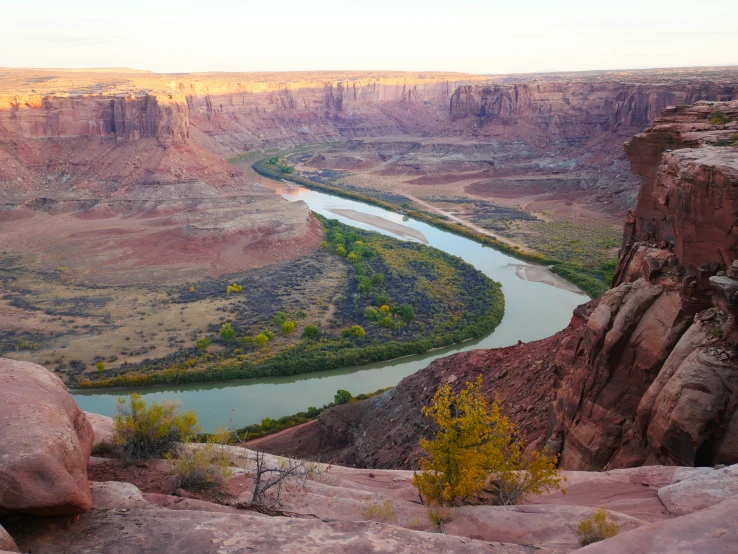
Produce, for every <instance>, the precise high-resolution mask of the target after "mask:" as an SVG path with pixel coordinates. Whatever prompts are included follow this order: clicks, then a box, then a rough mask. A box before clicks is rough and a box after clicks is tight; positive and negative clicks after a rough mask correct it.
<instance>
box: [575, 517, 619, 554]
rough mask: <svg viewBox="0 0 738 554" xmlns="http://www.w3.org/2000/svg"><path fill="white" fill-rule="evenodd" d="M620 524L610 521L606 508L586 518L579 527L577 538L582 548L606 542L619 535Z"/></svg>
mask: <svg viewBox="0 0 738 554" xmlns="http://www.w3.org/2000/svg"><path fill="white" fill-rule="evenodd" d="M619 530H620V529H619V528H618V524H617V523H615V522H614V521H610V520H609V519H608V517H607V511H606V510H605V509H604V508H600V509H598V510H596V511H595V512H594V513H593V514H592V515H591V516H589V517H586V518H584V519H583V520H582V521H580V522H579V525H578V526H577V536H578V537H579V543H580V544H581V545H582V546H587V545H588V544H592V543H594V542H600V541H604V540H605V539H609V538H611V537H614V536H615V535H617V534H618V531H619Z"/></svg>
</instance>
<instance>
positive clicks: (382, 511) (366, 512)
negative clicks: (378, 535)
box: [361, 498, 397, 523]
mask: <svg viewBox="0 0 738 554" xmlns="http://www.w3.org/2000/svg"><path fill="white" fill-rule="evenodd" d="M361 515H362V516H364V518H366V519H371V520H374V521H378V522H380V523H394V521H395V519H396V518H397V514H396V513H395V505H394V504H393V503H392V500H390V499H389V498H387V499H385V500H383V501H382V502H380V501H377V500H374V498H370V499H369V500H367V501H366V506H365V507H364V509H363V510H362V511H361Z"/></svg>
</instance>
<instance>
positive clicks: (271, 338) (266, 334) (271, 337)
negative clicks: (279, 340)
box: [263, 329, 274, 340]
mask: <svg viewBox="0 0 738 554" xmlns="http://www.w3.org/2000/svg"><path fill="white" fill-rule="evenodd" d="M263 334H264V335H265V336H266V338H268V339H269V340H274V333H272V332H271V331H270V330H269V329H266V330H265V331H263Z"/></svg>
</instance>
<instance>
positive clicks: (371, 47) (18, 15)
mask: <svg viewBox="0 0 738 554" xmlns="http://www.w3.org/2000/svg"><path fill="white" fill-rule="evenodd" d="M729 64H735V65H738V0H701V1H700V2H694V0H689V1H686V0H619V1H617V2H614V1H609V0H608V1H600V0H504V1H498V0H486V1H481V0H446V1H443V2H441V1H435V0H426V1H418V0H373V1H364V0H362V1H353V2H352V1H351V0H342V1H339V0H315V1H313V2H298V1H296V0H268V1H264V0H263V1H253V0H240V1H232V0H218V1H213V2H208V1H207V0H197V1H190V0H178V1H174V0H149V1H143V0H122V1H121V0H118V1H115V2H112V1H109V0H66V1H60V0H53V1H52V0H0V67H44V68H51V67H134V68H138V69H148V70H152V71H157V72H195V71H298V70H380V69H383V70H406V71H462V72H468V73H519V72H537V71H574V70H588V69H625V68H646V67H676V66H697V65H729Z"/></svg>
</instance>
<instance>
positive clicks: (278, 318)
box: [272, 312, 290, 327]
mask: <svg viewBox="0 0 738 554" xmlns="http://www.w3.org/2000/svg"><path fill="white" fill-rule="evenodd" d="M289 318H290V314H288V313H287V312H277V313H276V314H274V317H272V323H273V324H274V326H275V327H280V326H281V325H282V324H283V323H284V322H285V321H287V320H288V319H289Z"/></svg>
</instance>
